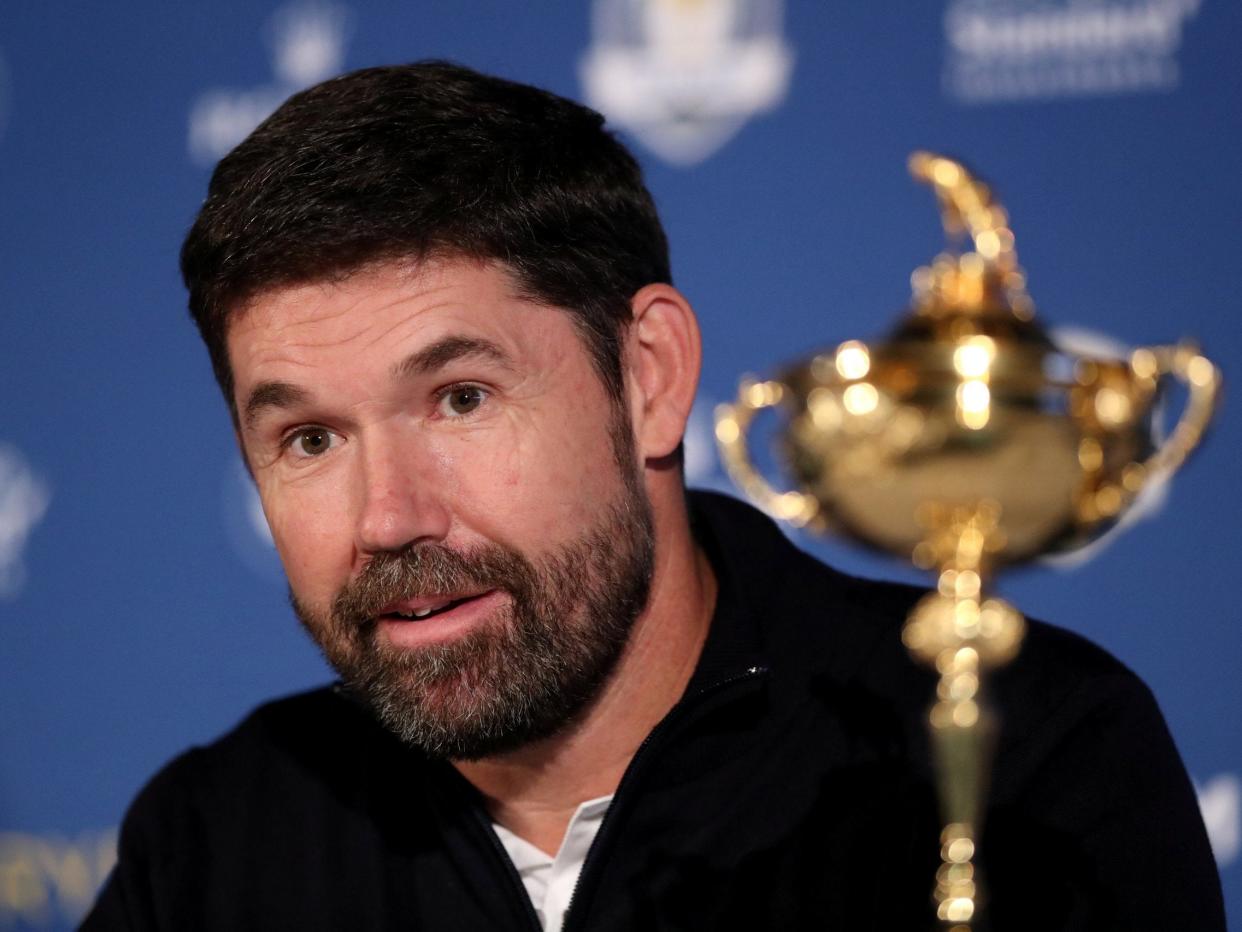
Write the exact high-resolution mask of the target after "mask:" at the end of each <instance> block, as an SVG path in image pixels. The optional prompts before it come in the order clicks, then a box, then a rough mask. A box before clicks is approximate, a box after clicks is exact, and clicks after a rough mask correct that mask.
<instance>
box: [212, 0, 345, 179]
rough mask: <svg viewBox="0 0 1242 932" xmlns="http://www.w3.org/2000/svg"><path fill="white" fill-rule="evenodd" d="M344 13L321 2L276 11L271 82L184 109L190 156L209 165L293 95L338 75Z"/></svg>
mask: <svg viewBox="0 0 1242 932" xmlns="http://www.w3.org/2000/svg"><path fill="white" fill-rule="evenodd" d="M349 20H350V14H349V11H348V10H347V9H345V8H344V7H340V6H335V5H333V4H330V3H326V2H299V3H293V4H290V5H288V6H284V7H281V8H280V9H278V10H277V11H276V12H275V13H274V14H273V15H272V19H271V21H270V22H269V23H268V38H269V41H270V44H271V46H272V72H273V74H274V76H275V81H274V82H273V83H271V84H265V85H262V86H260V87H252V88H250V89H248V90H236V89H231V88H216V89H213V90H210V91H207V92H206V93H204V94H202V95H201V96H200V97H199V98H198V100H196V101H195V102H194V106H193V108H192V109H191V110H190V129H189V137H188V144H189V149H190V155H191V156H193V158H194V159H195V160H196V161H198V162H201V163H203V164H206V165H210V164H213V163H214V162H216V161H218V160H219V159H221V158H223V157H224V156H225V155H227V154H228V152H229V150H230V149H232V148H233V147H234V146H236V145H237V144H238V143H239V142H241V141H242V140H243V139H245V138H246V136H247V135H248V134H249V133H250V131H251V130H252V129H254V128H255V127H256V126H258V125H259V124H260V123H261V122H263V120H264V119H265V118H266V117H267V116H268V115H269V114H270V113H271V112H272V111H273V110H275V109H276V108H277V107H278V106H280V104H281V103H282V102H283V101H284V100H285V98H286V97H288V96H289V95H290V94H292V93H293V92H294V91H297V90H301V89H302V88H304V87H307V86H309V85H311V84H314V83H316V82H318V81H323V80H324V79H326V78H330V77H332V75H334V74H337V73H339V72H340V70H341V67H342V65H343V63H344V59H345V42H346V39H347V38H348V33H349Z"/></svg>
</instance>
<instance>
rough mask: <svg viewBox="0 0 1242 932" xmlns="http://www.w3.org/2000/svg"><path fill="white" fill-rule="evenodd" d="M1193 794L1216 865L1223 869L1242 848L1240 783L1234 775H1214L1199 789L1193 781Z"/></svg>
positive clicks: (1241, 788) (1241, 792) (1241, 789)
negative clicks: (1205, 827) (1195, 796)
mask: <svg viewBox="0 0 1242 932" xmlns="http://www.w3.org/2000/svg"><path fill="white" fill-rule="evenodd" d="M1195 793H1196V794H1198V796H1199V810H1200V811H1201V812H1202V813H1203V824H1204V825H1205V826H1207V833H1208V839H1209V840H1210V841H1211V842H1212V853H1213V854H1214V855H1216V863H1217V865H1219V866H1220V867H1227V866H1228V865H1230V864H1232V863H1233V862H1234V861H1236V860H1237V858H1238V850H1239V848H1240V847H1242V782H1239V780H1238V776H1237V774H1233V773H1222V774H1217V775H1216V776H1214V777H1213V778H1212V779H1211V780H1209V781H1208V782H1207V783H1205V784H1203V785H1202V786H1201V785H1199V783H1198V782H1197V781H1196V783H1195Z"/></svg>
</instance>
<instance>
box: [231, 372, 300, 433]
mask: <svg viewBox="0 0 1242 932" xmlns="http://www.w3.org/2000/svg"><path fill="white" fill-rule="evenodd" d="M309 398H310V392H308V391H307V390H306V389H304V388H298V386H296V385H294V384H292V383H290V382H277V381H270V382H260V383H259V384H258V385H256V386H255V387H254V389H253V390H252V391H251V392H250V397H249V398H247V399H246V405H245V407H244V408H243V409H242V415H243V420H245V422H246V426H247V427H248V428H253V427H254V422H255V421H257V420H258V419H259V414H260V413H261V412H262V411H263V410H264V409H265V408H292V407H293V406H294V405H299V404H303V403H305V402H306V401H307V400H308V399H309Z"/></svg>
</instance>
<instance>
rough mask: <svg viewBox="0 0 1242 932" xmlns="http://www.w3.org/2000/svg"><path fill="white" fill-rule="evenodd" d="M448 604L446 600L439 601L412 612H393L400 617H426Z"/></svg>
mask: <svg viewBox="0 0 1242 932" xmlns="http://www.w3.org/2000/svg"><path fill="white" fill-rule="evenodd" d="M448 604H449V603H448V602H441V603H439V604H438V605H428V606H427V607H426V608H418V609H415V610H414V611H412V612H395V613H394V614H397V615H400V616H401V617H402V618H426V617H427V616H428V615H430V614H431V613H432V612H438V611H440V609H442V608H444V607H445V606H446V605H448Z"/></svg>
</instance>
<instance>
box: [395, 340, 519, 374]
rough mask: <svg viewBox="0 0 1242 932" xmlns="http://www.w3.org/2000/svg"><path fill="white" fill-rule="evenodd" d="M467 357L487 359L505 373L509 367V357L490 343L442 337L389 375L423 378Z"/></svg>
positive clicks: (408, 358) (406, 360)
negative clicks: (501, 368)
mask: <svg viewBox="0 0 1242 932" xmlns="http://www.w3.org/2000/svg"><path fill="white" fill-rule="evenodd" d="M469 356H480V357H483V358H484V359H490V360H491V361H492V362H495V363H499V364H500V365H502V366H504V367H505V368H506V369H508V368H511V366H512V364H511V362H510V360H509V355H508V354H507V353H506V352H505V351H504V350H502V349H501V348H500V347H499V346H497V345H496V344H495V343H493V342H492V341H491V340H485V339H483V338H482V337H463V336H446V337H441V338H440V339H439V340H436V341H435V342H434V343H431V344H429V345H427V346H424V347H423V348H422V349H420V350H416V351H415V352H413V353H410V355H409V356H406V357H405V359H403V360H401V361H400V362H399V363H397V364H396V365H395V366H393V367H392V374H393V377H394V378H406V377H409V376H412V375H426V374H427V373H429V372H435V371H436V370H437V369H442V368H444V367H445V366H447V365H448V364H449V363H451V362H454V361H455V360H458V359H464V358H466V357H469Z"/></svg>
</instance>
